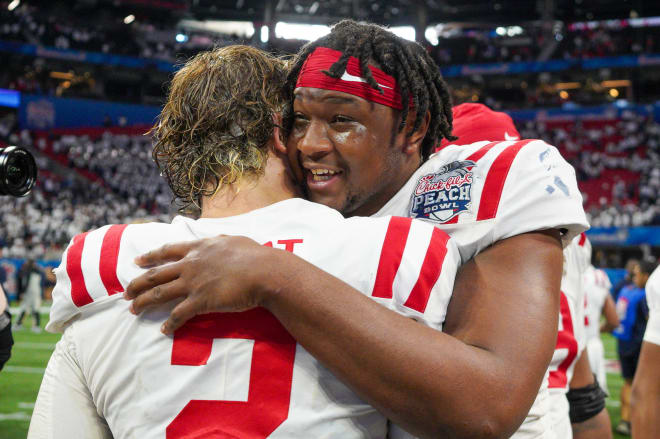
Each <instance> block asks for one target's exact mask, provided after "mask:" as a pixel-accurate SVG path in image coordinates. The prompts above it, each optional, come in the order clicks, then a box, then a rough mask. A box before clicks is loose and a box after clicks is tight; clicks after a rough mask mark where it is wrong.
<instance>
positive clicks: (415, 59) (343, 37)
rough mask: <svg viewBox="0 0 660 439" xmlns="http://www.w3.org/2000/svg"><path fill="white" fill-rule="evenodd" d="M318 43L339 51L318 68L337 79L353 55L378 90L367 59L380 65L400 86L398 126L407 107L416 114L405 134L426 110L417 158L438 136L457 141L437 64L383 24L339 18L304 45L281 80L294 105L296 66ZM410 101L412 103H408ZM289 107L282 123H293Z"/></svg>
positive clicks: (425, 155)
mask: <svg viewBox="0 0 660 439" xmlns="http://www.w3.org/2000/svg"><path fill="white" fill-rule="evenodd" d="M317 47H326V48H328V49H334V50H338V51H340V52H343V54H342V56H341V57H340V58H339V59H338V60H337V61H336V62H335V63H334V64H333V65H332V66H331V67H330V69H328V70H324V71H323V73H325V74H326V75H328V76H330V77H332V78H340V77H341V76H342V75H343V73H344V72H345V71H346V65H347V64H348V60H349V58H350V57H351V56H352V57H354V58H357V59H358V60H359V62H360V69H361V71H362V76H363V77H364V79H365V80H366V81H367V83H368V84H369V85H370V86H371V87H373V88H374V89H376V90H378V91H379V92H380V93H381V94H382V93H383V90H382V89H381V88H380V87H379V86H378V83H377V82H376V80H375V79H374V77H373V75H372V74H371V70H370V69H369V68H368V64H369V62H370V61H372V62H373V63H374V64H378V66H377V67H379V68H380V69H381V70H383V71H384V72H385V73H387V74H388V75H390V76H393V77H394V78H395V79H396V81H397V83H398V84H399V88H400V89H401V105H402V107H403V109H402V110H401V111H402V113H401V122H400V124H399V128H398V131H399V132H401V131H402V130H403V129H404V128H405V127H406V119H407V117H408V112H409V111H410V108H409V107H412V111H414V112H415V113H416V116H415V122H414V125H413V127H412V129H411V130H410V131H409V132H408V135H409V136H410V135H412V133H413V132H414V131H416V130H417V129H418V128H419V127H420V125H421V124H422V122H423V120H424V117H425V115H426V112H427V111H430V113H431V121H430V124H429V128H428V131H427V132H426V136H425V137H424V140H423V141H422V151H421V153H422V160H423V161H424V160H426V159H427V158H428V157H429V155H431V153H432V152H433V150H434V149H435V147H436V145H437V144H438V143H439V141H440V140H442V138H446V139H448V140H456V139H457V138H456V137H454V136H452V134H451V130H452V111H451V107H452V105H451V96H450V94H449V89H448V88H447V84H446V83H445V82H444V80H443V79H442V75H441V74H440V69H439V68H438V66H437V65H436V64H435V62H434V61H433V59H432V58H431V57H430V55H429V54H428V52H427V51H426V49H424V48H423V47H422V46H421V45H420V44H418V43H415V42H412V41H408V40H404V39H403V38H400V37H398V36H396V35H394V34H393V33H392V32H390V31H389V30H387V29H386V28H384V27H382V26H379V25H376V24H371V23H358V22H356V21H354V20H348V19H347V20H342V21H340V22H339V23H337V24H335V25H334V26H333V27H332V31H331V32H330V33H329V34H328V35H326V36H324V37H321V38H319V39H318V40H316V41H312V42H310V43H308V44H306V45H305V46H303V47H302V48H301V49H300V51H299V52H298V54H297V55H296V57H295V58H294V60H293V61H292V65H291V70H290V71H289V74H288V76H287V79H286V83H285V85H284V91H285V93H286V95H287V97H288V98H289V99H288V101H289V102H290V103H291V104H290V105H293V104H292V103H293V91H294V89H295V87H296V81H297V80H298V75H299V73H300V70H301V68H302V66H303V64H304V63H305V60H306V59H307V57H308V56H309V55H310V54H311V53H312V52H313V51H314V49H316V48H317ZM411 101H412V105H409V103H410V102H411ZM292 112H293V109H292V107H291V106H289V107H288V108H286V109H285V113H284V121H285V126H286V127H290V126H291V122H292V117H291V116H292Z"/></svg>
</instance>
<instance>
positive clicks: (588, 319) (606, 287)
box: [584, 265, 612, 340]
mask: <svg viewBox="0 0 660 439" xmlns="http://www.w3.org/2000/svg"><path fill="white" fill-rule="evenodd" d="M611 288H612V283H611V282H610V279H609V277H607V274H606V273H605V272H604V271H603V270H599V269H597V268H596V267H594V266H593V265H589V266H588V267H587V270H586V271H585V273H584V293H585V299H586V300H585V301H586V304H587V307H586V316H585V319H584V323H585V325H586V332H587V340H591V339H595V338H597V339H599V340H600V316H601V315H602V314H603V306H604V305H605V299H607V295H608V294H610V289H611Z"/></svg>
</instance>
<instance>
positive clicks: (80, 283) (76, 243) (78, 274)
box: [66, 232, 93, 307]
mask: <svg viewBox="0 0 660 439" xmlns="http://www.w3.org/2000/svg"><path fill="white" fill-rule="evenodd" d="M87 233H89V232H85V233H82V234H80V235H77V236H75V237H74V238H73V244H71V247H70V248H69V251H68V252H67V255H66V274H67V275H68V276H69V279H71V299H72V300H73V303H74V304H75V305H76V306H77V307H81V306H85V305H87V304H89V303H92V301H93V300H92V297H91V296H90V295H89V293H88V292H87V286H86V285H85V278H84V277H83V272H82V265H81V262H82V251H83V247H84V246H85V238H86V237H87Z"/></svg>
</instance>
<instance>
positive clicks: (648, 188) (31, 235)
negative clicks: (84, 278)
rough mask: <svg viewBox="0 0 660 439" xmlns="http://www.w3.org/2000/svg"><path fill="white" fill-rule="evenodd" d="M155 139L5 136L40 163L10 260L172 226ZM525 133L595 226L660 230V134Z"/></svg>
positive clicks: (613, 130) (532, 126)
mask: <svg viewBox="0 0 660 439" xmlns="http://www.w3.org/2000/svg"><path fill="white" fill-rule="evenodd" d="M146 130H147V129H146V128H125V129H122V128H108V129H103V128H99V129H89V130H71V131H70V132H69V133H61V134H52V133H45V132H29V131H27V130H23V131H15V132H12V133H10V134H9V135H8V136H5V137H4V140H5V142H8V143H11V144H16V143H18V144H22V145H28V146H30V147H31V148H32V150H33V151H35V152H37V153H38V158H39V169H40V178H39V180H38V184H37V187H36V189H35V190H34V191H33V193H32V194H30V195H29V196H28V197H26V198H21V199H11V200H5V203H3V204H2V206H0V216H1V217H2V218H3V220H2V221H1V222H0V236H3V237H5V238H4V239H5V241H6V242H4V243H0V247H4V248H5V249H4V253H3V256H5V257H17V258H22V257H26V256H35V255H44V254H45V255H46V257H45V259H57V258H58V257H59V252H61V251H62V250H63V246H66V244H67V243H68V241H69V240H70V239H71V237H73V236H74V235H76V234H78V233H81V232H83V231H85V230H89V229H92V228H96V227H99V226H101V225H104V224H109V223H127V222H132V221H135V220H138V219H145V218H151V219H162V220H167V218H168V217H169V216H170V215H171V214H173V213H174V211H175V208H174V207H173V206H171V205H170V201H171V194H170V192H169V189H168V187H167V185H166V183H165V181H164V179H163V178H161V177H160V176H159V175H158V172H157V170H156V167H155V166H153V162H152V161H151V156H150V144H151V140H150V137H149V136H148V135H144V134H142V133H144V132H146ZM520 132H521V135H522V136H523V138H541V139H544V140H546V141H548V142H549V143H551V144H554V145H556V146H557V147H558V148H559V149H560V151H561V152H562V154H563V155H564V156H565V157H566V158H567V160H569V162H570V163H571V164H572V165H573V166H574V167H575V169H576V172H577V174H578V180H579V182H580V185H581V190H582V192H583V196H584V199H585V205H586V206H587V213H588V215H589V218H590V222H591V224H592V226H595V227H610V226H617V227H621V226H642V225H660V201H659V198H660V197H659V195H660V124H658V123H656V122H654V121H653V120H652V119H650V118H649V119H647V118H645V117H642V116H638V115H634V114H628V115H625V116H624V117H623V118H622V119H613V120H585V121H577V122H576V121H552V122H545V123H544V122H527V123H523V124H520ZM602 145H604V148H602V147H601V146H602ZM67 169H74V170H75V171H76V172H75V173H70V172H66V170H67Z"/></svg>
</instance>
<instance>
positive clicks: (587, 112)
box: [505, 100, 660, 122]
mask: <svg viewBox="0 0 660 439" xmlns="http://www.w3.org/2000/svg"><path fill="white" fill-rule="evenodd" d="M505 112H506V113H507V114H508V115H509V116H511V118H512V119H513V120H515V121H516V122H526V121H532V120H553V119H573V120H574V119H579V118H603V119H615V118H621V117H622V115H623V114H624V113H626V112H632V113H635V114H643V115H645V116H646V115H653V118H654V119H655V121H656V122H660V103H658V102H656V103H655V104H648V105H634V104H630V103H629V102H627V101H625V100H618V101H616V102H615V103H614V104H608V105H598V106H593V107H580V106H579V105H576V104H573V103H571V104H570V105H566V106H564V107H560V108H540V109H530V110H505Z"/></svg>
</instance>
